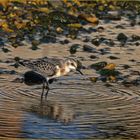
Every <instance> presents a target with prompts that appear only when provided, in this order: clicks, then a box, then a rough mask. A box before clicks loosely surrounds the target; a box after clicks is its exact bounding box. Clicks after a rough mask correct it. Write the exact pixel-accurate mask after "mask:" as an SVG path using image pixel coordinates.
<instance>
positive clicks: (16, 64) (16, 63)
mask: <svg viewBox="0 0 140 140" xmlns="http://www.w3.org/2000/svg"><path fill="white" fill-rule="evenodd" d="M10 66H13V67H15V68H18V67H19V66H20V65H19V62H15V63H14V64H11V65H10Z"/></svg>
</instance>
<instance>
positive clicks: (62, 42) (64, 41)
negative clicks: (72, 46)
mask: <svg viewBox="0 0 140 140" xmlns="http://www.w3.org/2000/svg"><path fill="white" fill-rule="evenodd" d="M60 43H61V44H63V45H64V44H68V43H70V41H69V40H68V39H65V40H62V41H60Z"/></svg>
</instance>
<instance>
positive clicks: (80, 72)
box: [76, 69, 84, 75]
mask: <svg viewBox="0 0 140 140" xmlns="http://www.w3.org/2000/svg"><path fill="white" fill-rule="evenodd" d="M76 71H78V72H79V73H80V74H81V75H84V74H83V73H82V72H81V71H80V70H79V69H76Z"/></svg>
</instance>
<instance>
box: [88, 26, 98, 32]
mask: <svg viewBox="0 0 140 140" xmlns="http://www.w3.org/2000/svg"><path fill="white" fill-rule="evenodd" d="M88 30H89V31H90V32H97V29H95V28H93V27H89V28H88Z"/></svg>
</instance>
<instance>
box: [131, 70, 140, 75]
mask: <svg viewBox="0 0 140 140" xmlns="http://www.w3.org/2000/svg"><path fill="white" fill-rule="evenodd" d="M130 75H140V72H139V71H136V70H133V71H131V73H130Z"/></svg>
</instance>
